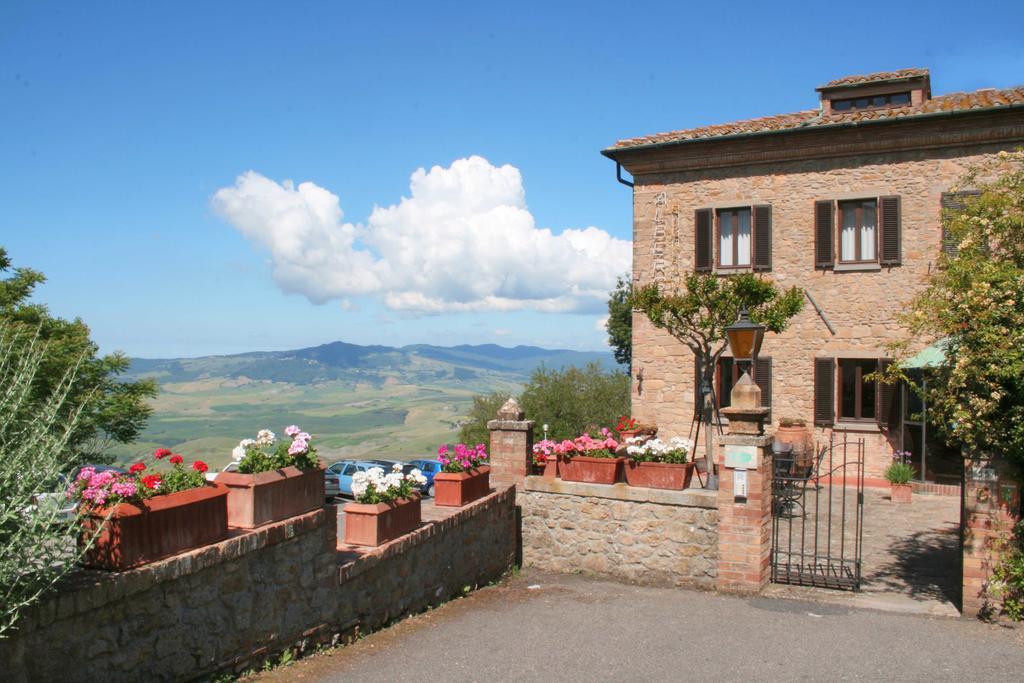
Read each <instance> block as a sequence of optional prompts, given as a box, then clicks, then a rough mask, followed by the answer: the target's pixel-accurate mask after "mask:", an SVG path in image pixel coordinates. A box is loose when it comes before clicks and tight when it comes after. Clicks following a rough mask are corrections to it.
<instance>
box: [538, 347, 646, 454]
mask: <svg viewBox="0 0 1024 683" xmlns="http://www.w3.org/2000/svg"><path fill="white" fill-rule="evenodd" d="M629 382H630V379H629V375H625V374H623V373H621V372H606V371H605V370H604V369H602V368H601V365H600V364H598V363H588V364H587V365H586V366H585V367H583V368H577V367H574V366H570V367H567V368H564V369H562V370H549V369H548V368H545V367H544V366H541V367H539V368H537V369H536V370H534V371H533V375H531V377H530V381H529V382H527V383H526V386H525V387H524V388H523V393H522V395H521V396H520V397H519V405H520V406H522V408H523V411H524V412H525V413H526V416H527V417H528V418H529V419H531V420H533V421H534V423H535V426H534V438H536V439H539V438H543V431H542V426H543V425H545V424H547V425H548V438H551V439H556V440H559V441H560V440H562V439H573V438H575V437H577V436H579V435H580V434H582V433H583V432H585V431H591V432H593V431H594V430H595V429H599V428H601V427H614V426H615V423H616V421H617V420H618V418H619V416H620V415H628V414H629Z"/></svg>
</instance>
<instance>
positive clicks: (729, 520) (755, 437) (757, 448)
mask: <svg viewBox="0 0 1024 683" xmlns="http://www.w3.org/2000/svg"><path fill="white" fill-rule="evenodd" d="M758 393H760V392H758ZM734 396H735V394H734ZM759 400H760V398H759V397H758V401H759ZM755 405H759V403H758V404H755ZM722 413H723V414H725V416H726V417H727V418H728V419H729V429H728V432H727V433H726V434H724V435H722V436H720V437H719V439H718V443H719V449H718V457H717V458H716V462H717V463H718V466H719V467H718V472H719V476H718V574H717V578H716V584H715V587H716V588H717V589H718V590H719V591H722V592H727V593H758V592H760V591H761V589H762V588H764V587H765V586H766V585H767V584H768V580H769V578H770V577H771V567H770V561H771V557H770V555H771V544H772V490H771V489H772V450H771V442H772V439H771V437H770V436H767V435H765V434H764V426H763V422H764V419H765V417H766V416H767V414H768V409H767V408H760V407H758V408H746V407H735V406H734V407H733V408H725V409H723V410H722ZM739 472H743V473H744V474H745V476H746V478H747V492H746V493H747V495H746V497H745V498H744V497H738V496H736V494H735V493H734V488H733V485H734V482H735V481H736V478H737V473H739Z"/></svg>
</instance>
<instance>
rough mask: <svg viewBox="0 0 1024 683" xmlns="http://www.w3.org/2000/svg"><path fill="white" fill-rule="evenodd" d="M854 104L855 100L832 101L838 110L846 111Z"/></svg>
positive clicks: (833, 106) (834, 107)
mask: <svg viewBox="0 0 1024 683" xmlns="http://www.w3.org/2000/svg"><path fill="white" fill-rule="evenodd" d="M852 106H853V102H851V101H850V100H836V101H834V102H833V103H832V108H833V109H835V110H836V111H846V110H847V109H850V108H851V107H852Z"/></svg>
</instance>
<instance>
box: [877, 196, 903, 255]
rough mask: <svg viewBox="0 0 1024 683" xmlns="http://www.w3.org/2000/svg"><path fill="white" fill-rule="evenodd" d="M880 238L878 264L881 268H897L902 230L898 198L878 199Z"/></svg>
mask: <svg viewBox="0 0 1024 683" xmlns="http://www.w3.org/2000/svg"><path fill="white" fill-rule="evenodd" d="M878 208H879V214H880V216H879V220H878V222H879V226H880V232H881V235H880V238H879V240H878V245H879V249H878V251H879V259H878V262H879V263H880V264H882V265H883V266H898V265H899V264H900V250H901V247H902V244H901V243H902V236H901V235H900V232H901V230H902V228H901V226H900V198H899V197H898V196H895V195H893V196H889V197H879V198H878Z"/></svg>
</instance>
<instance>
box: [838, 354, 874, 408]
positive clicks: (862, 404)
mask: <svg viewBox="0 0 1024 683" xmlns="http://www.w3.org/2000/svg"><path fill="white" fill-rule="evenodd" d="M876 370H878V361H877V360H873V359H868V360H852V359H851V360H846V359H843V360H840V361H839V417H840V418H842V419H847V420H873V419H874V418H875V382H874V381H868V380H865V379H864V378H865V377H867V376H868V375H870V374H871V373H873V372H875V371H876Z"/></svg>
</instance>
